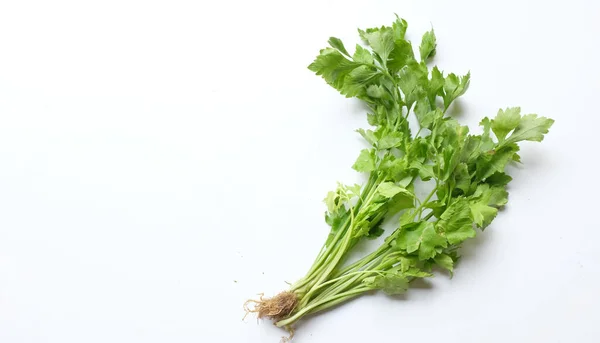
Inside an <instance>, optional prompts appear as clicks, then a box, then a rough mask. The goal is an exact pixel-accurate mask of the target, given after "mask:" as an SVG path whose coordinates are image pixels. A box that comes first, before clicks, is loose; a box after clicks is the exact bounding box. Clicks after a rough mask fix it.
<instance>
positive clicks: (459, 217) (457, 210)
mask: <svg viewBox="0 0 600 343" xmlns="http://www.w3.org/2000/svg"><path fill="white" fill-rule="evenodd" d="M437 227H438V229H439V230H440V231H441V232H444V233H445V235H446V238H447V239H448V242H449V243H450V244H458V243H460V242H462V241H464V240H465V239H467V238H472V237H475V230H473V222H472V220H471V209H470V207H469V202H468V201H467V200H466V199H465V198H462V197H461V198H458V199H456V201H454V202H453V203H452V204H451V205H450V206H448V208H447V209H446V211H444V213H442V215H441V216H440V220H439V221H438V223H437Z"/></svg>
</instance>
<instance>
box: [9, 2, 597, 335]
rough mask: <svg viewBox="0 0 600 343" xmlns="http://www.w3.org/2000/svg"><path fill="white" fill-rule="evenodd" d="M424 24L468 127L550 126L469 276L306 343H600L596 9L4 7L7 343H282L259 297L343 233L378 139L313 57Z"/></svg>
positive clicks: (383, 305)
mask: <svg viewBox="0 0 600 343" xmlns="http://www.w3.org/2000/svg"><path fill="white" fill-rule="evenodd" d="M394 13H398V14H399V15H400V16H402V17H404V18H406V19H407V20H408V22H409V38H411V39H412V40H413V41H414V42H415V43H418V42H419V41H420V36H421V34H422V33H423V32H424V31H425V30H427V29H429V27H430V26H431V25H433V27H434V28H435V30H436V34H437V37H438V42H439V45H438V58H437V59H436V63H437V64H438V65H440V67H441V68H442V69H443V70H446V71H453V72H457V73H461V74H464V73H466V72H467V71H468V70H471V73H472V82H471V88H470V90H469V92H468V93H467V95H465V96H464V97H463V98H462V100H461V101H460V107H461V110H462V115H461V116H460V119H461V120H462V121H463V122H464V123H468V124H469V125H471V127H472V129H473V130H474V131H476V132H477V131H478V128H477V127H476V125H477V123H478V121H479V120H480V118H481V117H483V116H486V115H488V116H493V115H495V113H496V111H497V109H498V108H500V107H506V106H515V105H518V106H521V107H522V108H523V111H524V112H536V113H539V114H540V115H544V116H548V117H552V118H554V119H556V124H555V125H554V127H553V128H552V130H551V133H550V134H549V136H548V137H547V139H546V140H545V141H544V142H543V143H542V144H537V143H526V144H523V151H522V159H523V161H524V166H523V167H519V168H513V170H512V173H513V176H514V177H515V181H514V182H513V183H512V184H511V187H510V192H511V196H510V202H509V205H508V206H507V208H506V210H505V211H503V212H502V213H501V214H500V215H499V217H498V218H497V219H496V220H495V222H494V224H493V225H492V226H491V227H490V228H489V230H488V231H486V232H485V233H484V234H483V235H480V236H479V237H478V238H477V239H476V240H474V241H472V242H469V243H467V244H466V247H465V250H464V259H463V262H462V264H461V265H460V267H459V268H458V270H457V271H456V274H455V277H454V278H453V279H452V280H449V279H448V278H447V277H446V276H444V275H439V276H437V277H436V278H434V279H433V280H431V286H430V287H429V288H427V289H423V288H421V289H413V290H411V291H410V292H409V293H408V295H407V296H406V297H405V299H403V300H402V299H390V298H388V297H386V296H384V295H381V294H379V295H373V296H365V297H362V298H359V299H357V300H354V301H352V302H350V303H347V304H345V305H344V306H341V307H339V308H337V309H336V310H334V311H329V312H327V313H324V314H322V315H318V316H315V317H312V318H310V319H309V320H307V321H304V322H303V323H302V324H301V325H300V326H299V327H298V330H297V336H296V338H297V342H355V341H356V342H366V341H373V342H384V341H398V342H401V341H404V342H409V341H417V340H418V341H419V342H440V341H444V342H448V343H451V342H474V343H475V342H492V343H493V342H499V343H500V342H502V343H505V342H566V343H568V342H598V341H599V340H600V326H598V325H597V320H598V317H600V311H599V310H598V308H599V306H600V297H599V296H598V289H600V249H599V248H598V244H599V239H600V231H599V229H600V228H599V226H598V223H597V220H596V219H595V215H596V214H597V213H598V210H597V206H598V205H597V204H598V190H599V189H598V181H597V175H598V166H599V164H598V156H599V155H600V154H599V153H598V147H597V146H598V145H597V144H598V138H599V136H600V134H599V132H600V131H598V130H599V129H598V128H599V124H600V119H599V117H600V114H599V112H598V101H597V98H598V94H599V93H600V67H599V64H598V63H599V61H600V50H599V40H598V36H599V34H600V24H599V23H600V20H598V17H599V16H600V5H599V4H598V2H596V1H592V0H589V1H584V0H571V1H523V0H503V1H493V2H489V1H478V0H473V1H466V0H455V1H441V0H440V1H424V0H416V1H349V0H340V1H324V0H316V1H308V0H305V1H294V2H291V1H265V0H261V1H214V2H213V1H174V0H169V1H131V0H127V1H125V0H118V1H107V0H104V1H26V0H4V1H1V2H0V342H2V343H38V342H39V343H42V342H43V343H81V342H86V343H95V342H102V343H105V342H111V343H113V342H123V343H136V342H152V343H154V342H169V343H170V342H178V343H179V342H182V343H183V342H277V341H278V339H279V337H280V336H282V335H283V334H284V332H282V331H280V330H278V329H277V328H275V327H273V326H272V325H270V324H269V323H268V322H261V323H259V324H257V322H256V320H255V319H254V318H247V319H246V321H242V317H243V314H244V312H243V310H242V303H243V302H244V300H246V299H247V298H249V297H254V296H255V295H256V294H257V293H259V292H265V293H266V294H273V293H275V292H278V291H280V290H283V289H285V287H286V284H285V281H290V282H292V281H294V280H296V279H298V278H299V277H301V276H302V275H303V273H304V272H306V270H307V268H308V267H309V265H310V263H311V262H312V260H313V258H314V257H315V256H316V253H317V250H318V249H319V247H320V246H321V244H322V242H323V240H324V238H325V237H326V235H327V226H326V224H325V223H324V221H323V211H324V205H323V204H322V203H321V200H322V199H323V198H324V196H325V194H326V192H327V191H328V190H330V189H332V188H333V187H335V182H336V181H343V182H348V183H351V182H357V181H360V176H359V175H357V174H356V173H355V172H353V171H352V169H351V168H350V166H351V165H352V163H353V162H354V159H355V158H356V156H357V154H358V151H359V150H360V149H361V148H362V147H363V143H362V142H361V140H360V139H359V136H358V135H357V134H356V133H355V132H354V131H353V130H354V129H356V128H358V127H364V126H365V125H366V120H365V116H364V113H363V110H362V109H361V107H360V106H358V104H357V103H356V102H355V101H353V100H348V99H345V98H344V97H342V96H340V95H339V94H337V93H336V92H335V91H334V90H333V89H330V88H329V87H328V86H327V85H326V84H325V83H324V81H323V80H322V79H320V78H318V77H316V76H314V75H312V73H311V72H310V71H308V70H307V69H306V66H307V65H308V64H309V63H310V62H311V61H312V59H313V58H314V57H315V56H316V55H317V53H318V50H319V49H320V48H322V47H325V45H326V41H327V39H328V37H329V36H337V37H340V38H342V39H344V41H345V42H346V46H347V47H352V46H353V45H354V43H356V42H357V38H358V37H357V34H356V28H358V27H361V28H366V27H371V26H378V25H389V24H391V23H392V21H393V20H394Z"/></svg>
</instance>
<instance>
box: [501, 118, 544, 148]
mask: <svg viewBox="0 0 600 343" xmlns="http://www.w3.org/2000/svg"><path fill="white" fill-rule="evenodd" d="M552 124H554V120H553V119H549V118H545V117H538V116H537V114H527V115H524V116H523V117H521V121H520V122H519V125H518V126H517V128H516V129H515V130H514V131H513V133H512V134H511V135H510V136H509V137H508V138H507V139H506V141H505V142H504V144H510V143H516V142H520V141H533V142H541V141H542V140H543V139H544V135H545V134H546V133H548V130H550V127H551V126H552Z"/></svg>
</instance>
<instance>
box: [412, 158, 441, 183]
mask: <svg viewBox="0 0 600 343" xmlns="http://www.w3.org/2000/svg"><path fill="white" fill-rule="evenodd" d="M410 167H411V168H413V169H416V170H418V172H419V177H420V178H421V180H423V181H429V180H431V178H432V177H434V176H435V174H434V173H433V165H432V164H423V163H421V161H418V160H414V161H412V162H411V164H410Z"/></svg>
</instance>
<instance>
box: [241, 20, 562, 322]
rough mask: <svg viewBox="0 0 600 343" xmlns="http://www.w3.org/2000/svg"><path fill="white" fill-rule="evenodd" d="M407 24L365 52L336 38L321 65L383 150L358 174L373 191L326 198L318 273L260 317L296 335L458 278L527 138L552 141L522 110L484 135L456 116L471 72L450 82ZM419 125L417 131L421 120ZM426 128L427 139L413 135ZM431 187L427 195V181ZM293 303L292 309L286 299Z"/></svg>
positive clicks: (364, 160)
mask: <svg viewBox="0 0 600 343" xmlns="http://www.w3.org/2000/svg"><path fill="white" fill-rule="evenodd" d="M406 29H407V23H406V21H405V20H403V19H400V18H397V19H396V21H395V22H394V23H393V24H392V26H390V27H387V26H382V27H379V28H371V29H367V30H359V31H358V32H359V34H360V37H361V38H362V40H363V42H364V46H361V45H357V46H356V48H355V49H354V53H353V54H350V53H349V52H348V50H347V49H346V47H344V44H343V43H342V41H341V40H339V39H337V38H333V37H332V38H330V39H329V44H330V45H331V47H329V48H325V49H323V50H321V52H320V54H319V56H317V58H316V59H315V61H314V62H313V63H312V64H311V65H310V66H309V69H310V70H311V71H313V72H315V73H316V74H317V75H320V76H321V77H322V78H323V79H324V80H325V81H326V82H327V83H328V84H329V85H331V86H332V87H333V88H335V89H336V90H338V91H339V92H340V93H341V94H343V95H345V96H346V97H354V98H357V99H360V100H362V101H363V102H364V103H365V104H366V105H367V106H368V108H369V113H368V114H367V119H368V123H369V124H370V126H371V127H370V128H369V129H359V130H357V132H358V133H359V134H360V135H361V136H362V137H363V138H364V139H365V140H366V141H367V142H368V144H369V145H370V146H371V147H370V148H369V149H364V150H362V151H361V152H360V154H359V155H358V158H357V159H356V162H355V163H354V165H353V168H354V169H355V170H356V171H358V172H360V173H365V174H367V175H368V181H367V182H366V183H365V184H364V185H362V186H361V185H352V186H350V185H343V184H339V186H338V187H337V189H336V190H334V191H331V192H329V193H328V194H327V197H326V198H325V203H326V205H327V211H326V213H325V221H326V222H327V224H329V226H330V227H331V232H330V234H329V236H328V237H327V240H326V241H325V244H324V245H323V248H322V249H321V251H320V252H319V254H318V255H317V258H316V259H315V261H314V263H313V265H312V267H311V268H310V269H309V271H308V273H307V274H306V276H304V277H303V278H302V279H300V280H298V281H297V282H296V283H295V284H293V285H292V286H291V288H290V289H289V290H288V291H286V292H283V293H282V294H280V295H277V296H275V297H273V298H270V299H261V300H257V301H254V302H255V307H254V308H248V307H247V310H248V311H250V312H253V311H256V312H258V315H259V317H265V316H266V317H270V318H272V319H273V320H274V321H275V323H276V325H277V326H280V327H290V326H291V325H293V324H294V323H295V322H296V321H298V320H299V319H301V318H303V317H304V316H306V315H309V314H312V313H315V312H318V311H322V310H325V309H327V308H330V307H332V306H336V305H338V304H340V303H342V302H344V301H347V300H349V299H352V298H354V297H357V296H359V295H361V294H364V293H366V292H369V291H373V290H382V291H383V292H385V293H387V294H400V293H404V292H406V291H407V289H408V288H409V286H410V283H411V282H412V281H414V280H415V279H418V278H425V277H430V276H432V271H433V270H434V267H439V268H442V269H445V270H448V271H449V272H450V273H452V272H454V268H455V265H456V263H457V261H458V258H459V254H458V251H459V248H460V246H461V245H462V243H463V242H464V241H465V240H467V239H469V238H473V237H475V235H476V234H477V233H476V230H475V229H476V228H479V229H480V230H481V231H483V230H484V229H485V228H486V227H487V226H489V225H490V223H491V222H492V220H493V219H494V218H495V217H496V215H497V214H498V209H500V208H501V207H502V206H504V205H505V204H506V203H507V201H508V192H507V190H506V188H507V184H508V183H509V182H510V181H511V180H512V179H511V177H510V176H509V175H507V173H506V166H507V165H508V164H509V163H513V162H520V157H519V155H518V152H519V145H518V143H520V142H522V141H536V142H540V141H542V140H543V138H544V134H546V133H548V129H549V128H550V127H551V126H552V124H553V122H554V121H553V120H552V119H548V118H544V117H538V116H537V115H535V114H526V115H522V114H521V110H520V108H518V107H513V108H507V109H503V110H500V111H499V112H498V114H497V115H496V116H495V117H494V118H493V119H489V118H487V117H486V118H483V120H481V122H480V125H481V127H482V131H483V132H482V133H481V134H478V135H475V134H470V133H469V128H468V127H466V126H462V125H460V124H459V122H458V121H457V120H456V119H454V118H451V117H449V116H448V115H447V112H448V109H449V108H450V107H451V106H452V104H453V103H454V101H456V99H457V98H459V97H460V96H462V95H463V94H465V92H466V91H467V89H468V87H469V82H470V79H471V77H470V74H469V73H467V74H466V75H462V76H460V75H456V74H453V73H450V74H447V75H445V74H444V73H443V72H441V71H440V70H439V69H438V68H437V67H433V68H429V67H428V63H429V62H430V61H431V59H432V58H433V57H434V56H435V54H436V38H435V34H434V31H433V30H431V31H429V32H426V33H425V34H424V35H423V38H422V41H421V44H420V46H419V49H418V56H416V55H415V52H414V50H413V47H412V44H411V42H410V41H408V40H407V39H406V37H405V33H406ZM410 116H414V117H415V119H416V122H417V123H418V124H417V127H416V128H414V129H411V125H409V117H410ZM413 131H416V132H413ZM419 183H423V184H426V185H428V186H429V187H430V189H431V191H430V192H429V194H428V195H427V196H425V197H424V198H423V199H420V198H419V197H418V196H417V195H416V194H415V185H416V184H419ZM398 213H401V214H400V216H399V218H400V219H399V221H398V223H397V228H396V229H395V230H394V231H393V232H391V233H390V234H389V236H387V238H386V239H385V242H384V243H383V244H382V245H381V246H380V247H379V248H378V249H377V250H375V251H373V252H372V253H371V254H369V255H367V256H364V257H363V258H362V259H360V260H358V261H356V262H354V263H352V264H350V265H348V263H347V261H346V259H347V257H348V254H349V252H350V251H351V250H352V249H353V248H354V247H355V246H356V244H357V243H358V242H359V241H361V240H363V239H368V238H372V237H377V236H379V235H381V234H382V233H383V230H382V228H381V224H382V222H383V221H384V220H386V219H388V218H390V217H391V216H394V215H396V214H398ZM283 300H285V301H283Z"/></svg>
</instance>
